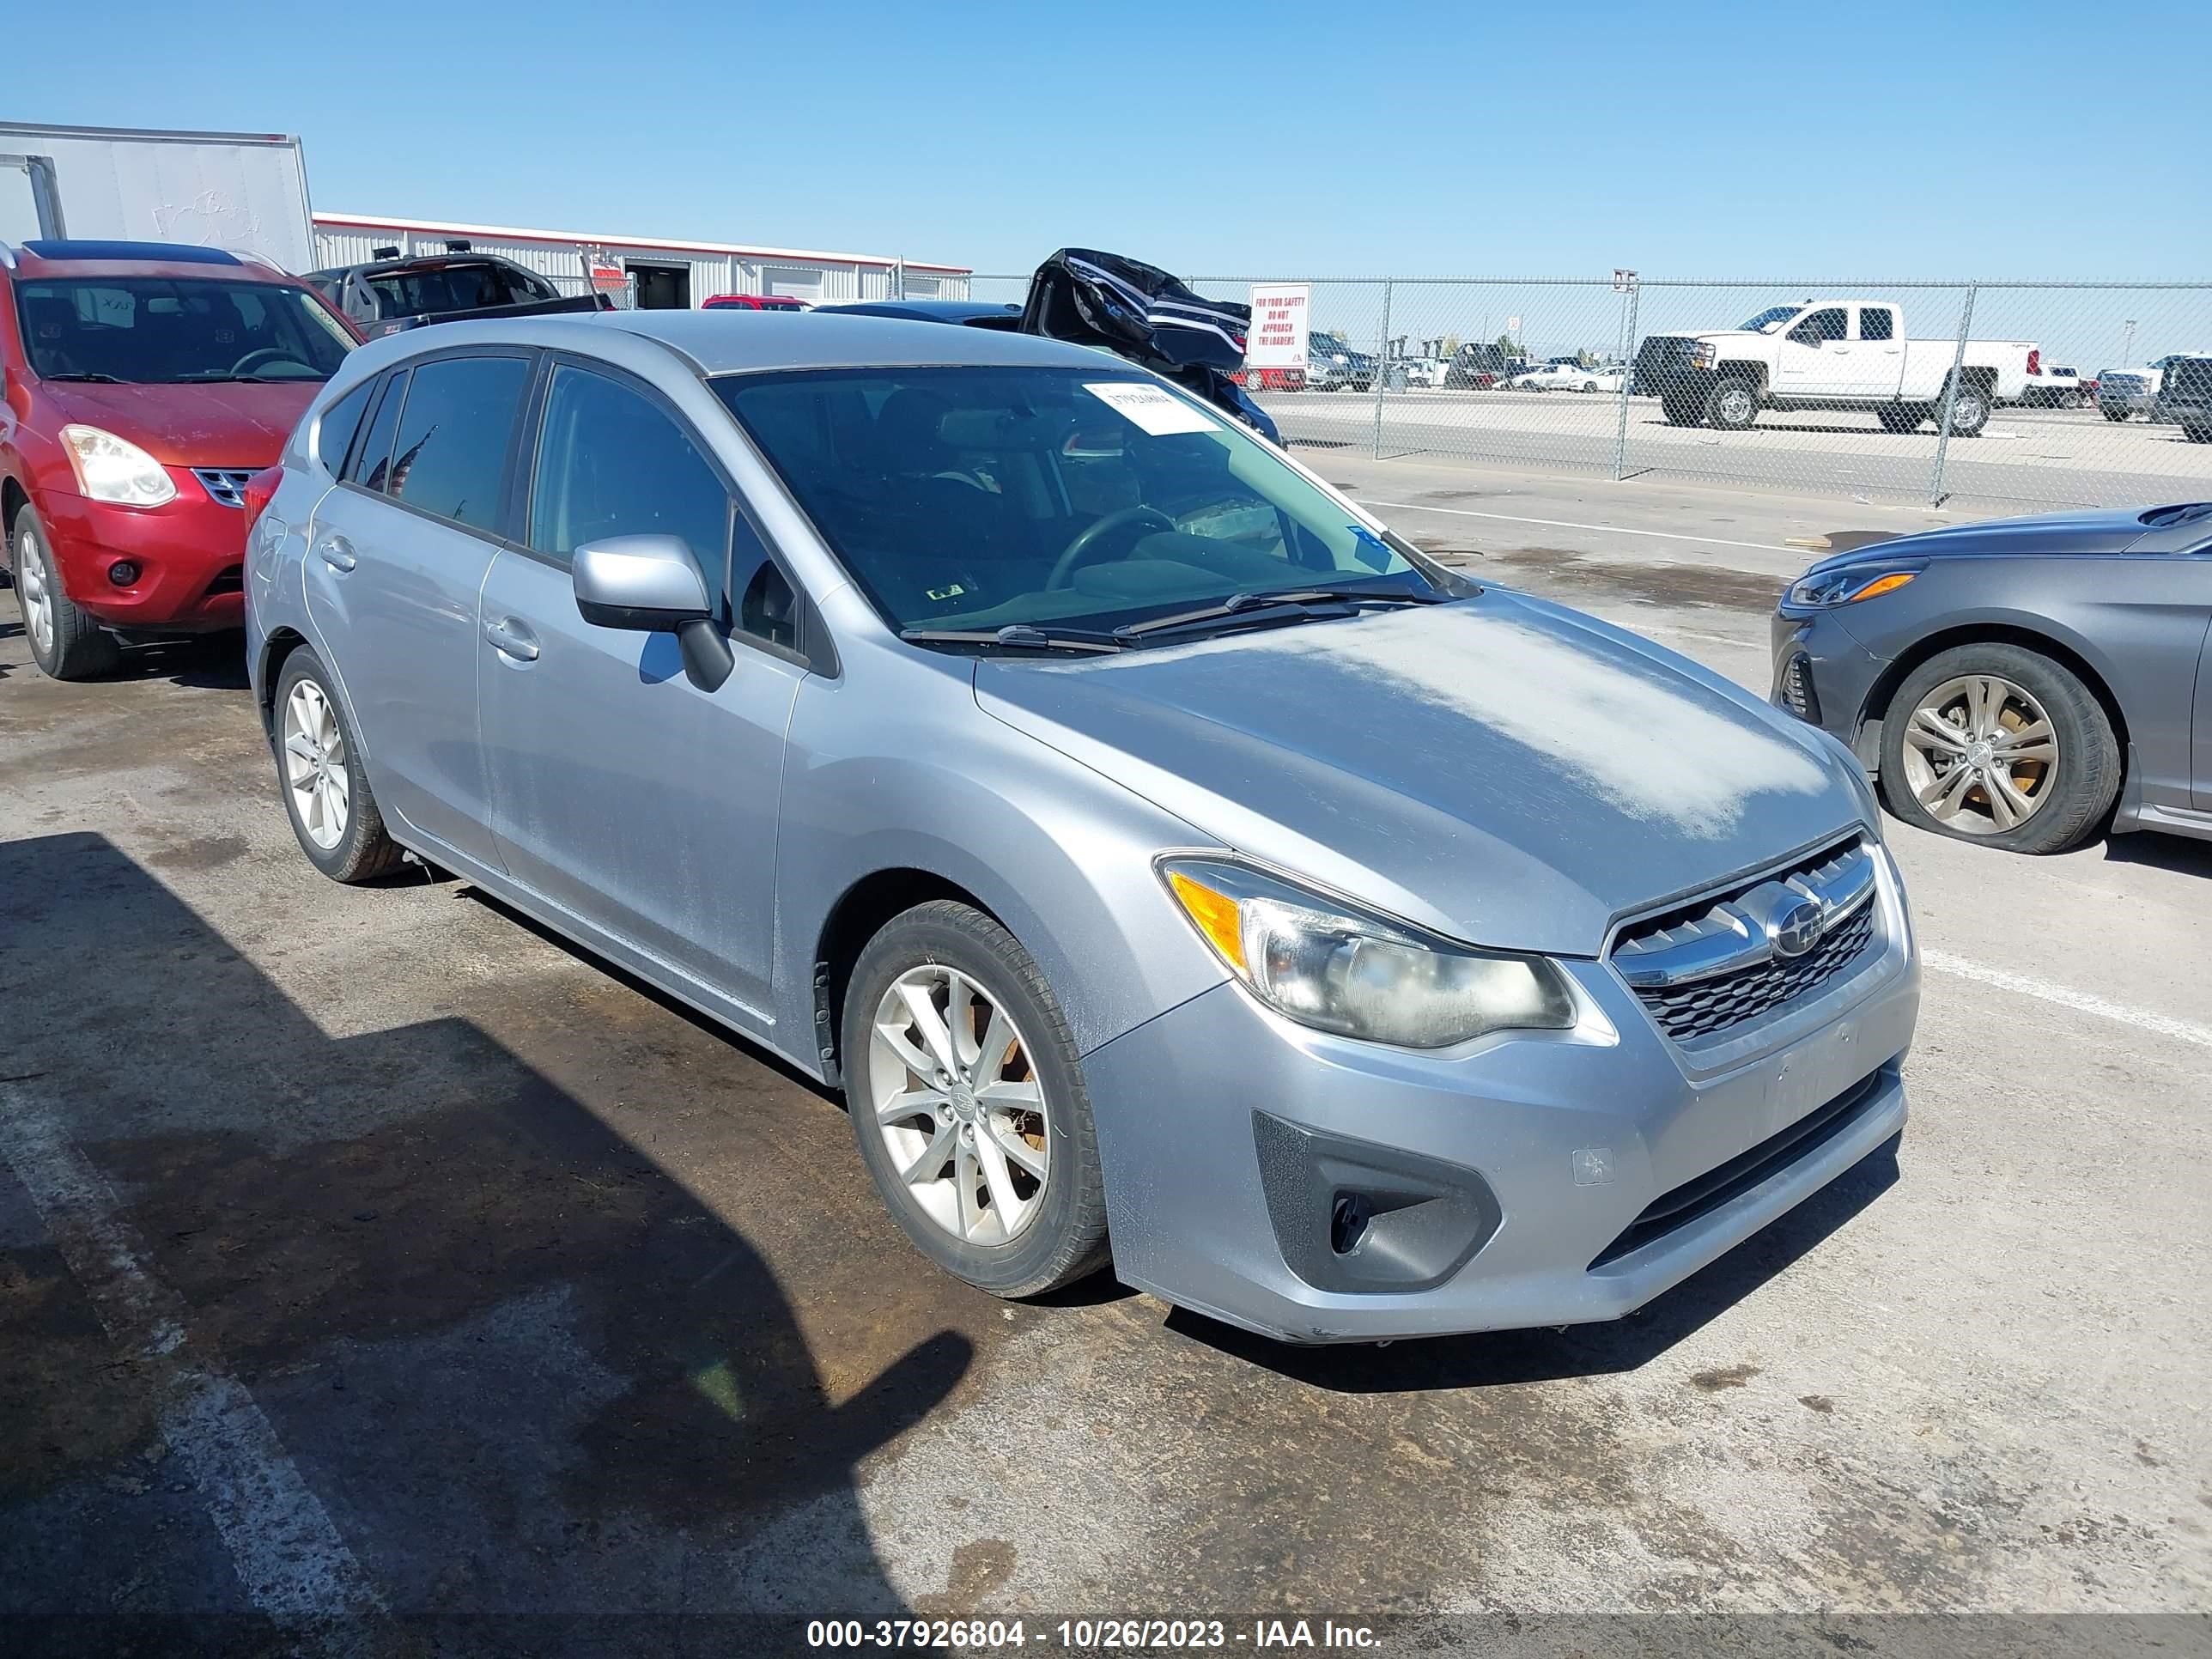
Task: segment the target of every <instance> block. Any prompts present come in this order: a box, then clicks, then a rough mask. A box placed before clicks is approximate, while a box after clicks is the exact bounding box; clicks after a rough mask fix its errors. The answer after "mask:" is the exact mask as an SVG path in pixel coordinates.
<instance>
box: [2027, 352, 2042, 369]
mask: <svg viewBox="0 0 2212 1659" xmlns="http://www.w3.org/2000/svg"><path fill="white" fill-rule="evenodd" d="M2027 372H2028V373H2029V374H2042V373H2043V353H2042V351H2041V350H2040V349H2039V348H2037V347H2035V346H2030V347H2028V349H2027Z"/></svg>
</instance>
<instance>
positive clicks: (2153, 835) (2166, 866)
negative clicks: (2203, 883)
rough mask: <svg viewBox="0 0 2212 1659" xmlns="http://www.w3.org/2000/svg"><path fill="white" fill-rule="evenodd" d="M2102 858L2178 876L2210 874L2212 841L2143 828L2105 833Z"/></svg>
mask: <svg viewBox="0 0 2212 1659" xmlns="http://www.w3.org/2000/svg"><path fill="white" fill-rule="evenodd" d="M2105 859H2106V862H2107V863H2110V864H2140V865H2142V866H2144V867H2146V868H2147V869H2152V870H2171V871H2172V872H2174V873H2175V874H2177V875H2185V876H2206V877H2212V841H2197V840H2195V839H2194V838H2192V837H2191V836H2167V835H2161V834H2159V833H2157V832H2156V831H2144V830H2136V831H2135V832H2133V833H2132V834H2130V835H2125V836H2106V838H2105Z"/></svg>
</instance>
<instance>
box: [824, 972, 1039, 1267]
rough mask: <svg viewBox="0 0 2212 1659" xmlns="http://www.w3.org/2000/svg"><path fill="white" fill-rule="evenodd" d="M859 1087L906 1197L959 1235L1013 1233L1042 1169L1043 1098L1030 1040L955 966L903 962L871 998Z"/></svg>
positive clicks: (1030, 1204)
mask: <svg viewBox="0 0 2212 1659" xmlns="http://www.w3.org/2000/svg"><path fill="white" fill-rule="evenodd" d="M866 1100H867V1103H868V1104H869V1106H870V1107H871V1108H872V1109H873V1110H874V1113H875V1118H876V1124H877V1127H878V1130H879V1131H880V1133H882V1135H883V1138H884V1147H885V1149H886V1150H887V1151H888V1152H890V1159H891V1163H892V1165H893V1167H895V1168H896V1170H899V1171H900V1172H901V1174H902V1176H903V1177H904V1179H905V1182H906V1183H907V1188H908V1192H909V1194H911V1196H912V1197H913V1199H914V1201H915V1205H916V1206H917V1207H918V1208H920V1209H921V1212H923V1213H924V1214H925V1215H927V1217H928V1218H930V1219H931V1220H932V1221H933V1222H935V1223H936V1224H937V1225H939V1227H941V1228H943V1229H944V1230H945V1231H946V1232H948V1233H950V1234H951V1235H952V1237H955V1238H957V1239H960V1240H962V1241H963V1243H969V1244H978V1245H995V1244H1006V1243H1012V1241H1013V1240H1014V1239H1016V1238H1017V1237H1019V1236H1020V1235H1021V1232H1022V1231H1023V1229H1024V1228H1025V1227H1027V1226H1028V1225H1030V1222H1032V1221H1033V1220H1034V1219H1036V1214H1037V1212H1038V1210H1039V1208H1040V1207H1041V1206H1042V1204H1043V1202H1044V1198H1045V1187H1046V1183H1047V1182H1048V1181H1049V1180H1050V1179H1051V1157H1052V1152H1051V1142H1050V1139H1049V1138H1048V1135H1047V1133H1046V1123H1047V1113H1048V1104H1047V1102H1046V1100H1045V1096H1044V1085H1043V1083H1042V1081H1041V1080H1040V1079H1039V1078H1038V1075H1037V1073H1036V1067H1035V1066H1033V1065H1032V1064H1031V1063H1030V1048H1029V1043H1028V1041H1027V1040H1026V1039H1025V1038H1024V1036H1023V1034H1022V1031H1021V1029H1020V1027H1018V1025H1016V1024H1015V1023H1014V1021H1013V1018H1012V1016H1011V1015H1010V1014H1009V1013H1008V1012H1006V1010H1005V1009H1004V1008H1002V1007H1000V1006H999V1005H998V1004H997V1002H995V1001H994V1000H993V999H992V997H991V994H990V993H989V992H987V991H986V990H985V989H984V988H983V987H981V985H979V984H977V983H976V982H975V981H974V980H972V979H970V978H969V977H968V976H967V975H964V974H963V973H961V972H959V971H958V970H957V969H954V968H951V967H948V966H946V965H945V964H943V963H925V964H924V965H923V966H921V967H919V968H915V969H912V970H910V971H908V972H907V973H905V974H902V975H900V976H899V977H898V978H897V979H896V980H895V981H892V983H891V987H890V989H889V990H888V991H886V992H884V995H883V999H882V1000H881V1001H880V1002H879V1003H878V1006H877V1008H876V1015H875V1020H874V1024H873V1037H872V1042H871V1043H870V1045H869V1049H868V1057H867V1076H866Z"/></svg>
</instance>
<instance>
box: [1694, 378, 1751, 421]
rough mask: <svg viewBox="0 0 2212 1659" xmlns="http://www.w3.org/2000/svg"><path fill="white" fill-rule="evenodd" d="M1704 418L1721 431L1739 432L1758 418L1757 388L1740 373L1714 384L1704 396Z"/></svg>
mask: <svg viewBox="0 0 2212 1659" xmlns="http://www.w3.org/2000/svg"><path fill="white" fill-rule="evenodd" d="M1705 418H1706V419H1707V420H1709V421H1711V422H1712V423H1713V424H1714V425H1715V426H1717V427H1718V428H1721V430H1722V431H1723V432H1741V431H1742V430H1743V429H1744V428H1746V427H1748V426H1749V425H1750V424H1751V423H1752V422H1753V421H1755V420H1757V419H1758V418H1759V388H1758V387H1757V386H1753V384H1752V383H1751V382H1750V381H1749V380H1746V379H1744V378H1743V377H1742V376H1741V375H1740V374H1732V375H1730V376H1729V377H1728V378H1727V379H1726V380H1721V381H1719V382H1718V383H1717V384H1716V385H1715V386H1714V387H1713V389H1712V391H1711V392H1709V393H1708V394H1707V395H1706V398H1705Z"/></svg>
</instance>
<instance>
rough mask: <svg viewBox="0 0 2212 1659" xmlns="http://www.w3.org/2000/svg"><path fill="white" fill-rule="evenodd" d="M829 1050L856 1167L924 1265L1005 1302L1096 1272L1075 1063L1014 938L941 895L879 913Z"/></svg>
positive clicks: (1100, 1201)
mask: <svg viewBox="0 0 2212 1659" xmlns="http://www.w3.org/2000/svg"><path fill="white" fill-rule="evenodd" d="M843 1052H844V1062H845V1102H846V1106H847V1109H848V1111H849V1112H850V1113H851V1115H852V1119H853V1135H854V1139H855V1140H856V1141H857V1142H858V1143H859V1146H860V1161H861V1162H862V1163H863V1164H866V1166H867V1169H868V1174H869V1175H870V1176H871V1177H872V1178H873V1180H874V1181H875V1183H876V1189H877V1190H878V1192H879V1193H881V1194H883V1198H884V1203H885V1204H887V1205H888V1206H890V1212H891V1213H892V1215H894V1216H895V1217H896V1218H897V1220H898V1223H899V1225H900V1226H902V1228H904V1229H905V1230H906V1234H907V1237H908V1238H910V1239H912V1240H913V1241H914V1243H915V1245H916V1246H917V1247H918V1248H919V1249H921V1252H922V1253H923V1254H924V1255H927V1256H928V1257H930V1258H931V1259H932V1260H933V1261H936V1262H937V1263H938V1264H939V1266H940V1267H944V1268H945V1270H946V1271H947V1272H949V1273H952V1274H954V1275H955V1276H957V1277H958V1278H960V1279H965V1280H967V1281H968V1283H969V1284H970V1285H975V1287H976V1288H977V1289H978V1290H982V1291H990V1292H991V1293H992V1294H993V1295H994V1296H1004V1297H1024V1296H1039V1295H1042V1294H1043V1293H1044V1292H1045V1291H1051V1290H1056V1289H1058V1288H1060V1286H1061V1285H1068V1284H1072V1283H1073V1282H1074V1281H1075V1280H1076V1279H1081V1278H1084V1277H1085V1276H1086V1275H1088V1274H1090V1273H1095V1272H1096V1271H1097V1269H1098V1268H1100V1267H1103V1266H1104V1265H1105V1263H1106V1260H1107V1244H1106V1188H1105V1182H1104V1179H1103V1176H1102V1175H1101V1174H1100V1170H1099V1163H1098V1142H1097V1136H1096V1134H1095V1133H1093V1131H1092V1128H1091V1101H1090V1097H1089V1095H1088V1094H1087V1093H1086V1092H1085V1087H1084V1081H1083V1066H1082V1062H1081V1060H1080V1059H1079V1056H1078V1054H1077V1052H1076V1048H1075V1039H1074V1036H1073V1034H1072V1033H1071V1032H1070V1031H1069V1030H1068V1026H1067V1020H1066V1016H1065V1015H1063V1014H1062V1013H1061V1012H1060V1004H1059V1001H1058V1000H1056V999H1055V998H1054V995H1053V994H1052V987H1050V986H1049V985H1048V984H1047V983H1046V982H1045V978H1044V975H1043V974H1042V972H1040V971H1039V970H1038V968H1037V965H1036V962H1035V961H1034V960H1033V959H1032V958H1031V957H1030V953H1029V952H1028V951H1025V950H1024V949H1023V948H1022V946H1021V943H1020V941H1019V940H1018V939H1015V938H1014V936H1013V935H1012V933H1008V932H1007V931H1006V929H1005V928H1004V927H1000V925H999V924H998V923H997V922H995V921H993V920H992V919H991V918H990V917H988V916H987V915H983V913H982V912H981V911H980V910H977V909H975V908H973V907H972V906H969V905H966V904H960V903H956V902H952V901H950V900H938V901H935V902H931V903H928V904H922V905H917V906H916V907H915V908H913V909H911V910H908V911H907V912H905V913H904V914H903V915H899V916H896V917H895V918H893V919H892V921H890V923H889V924H887V925H886V926H885V927H884V930H883V931H882V932H881V933H878V934H877V935H876V937H875V938H874V939H872V940H870V941H869V944H868V947H867V949H866V950H865V951H862V952H861V953H860V961H859V963H856V964H855V965H854V969H853V976H852V981H851V983H850V985H849V986H848V989H847V991H846V994H845V1009H844V1050H843Z"/></svg>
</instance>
